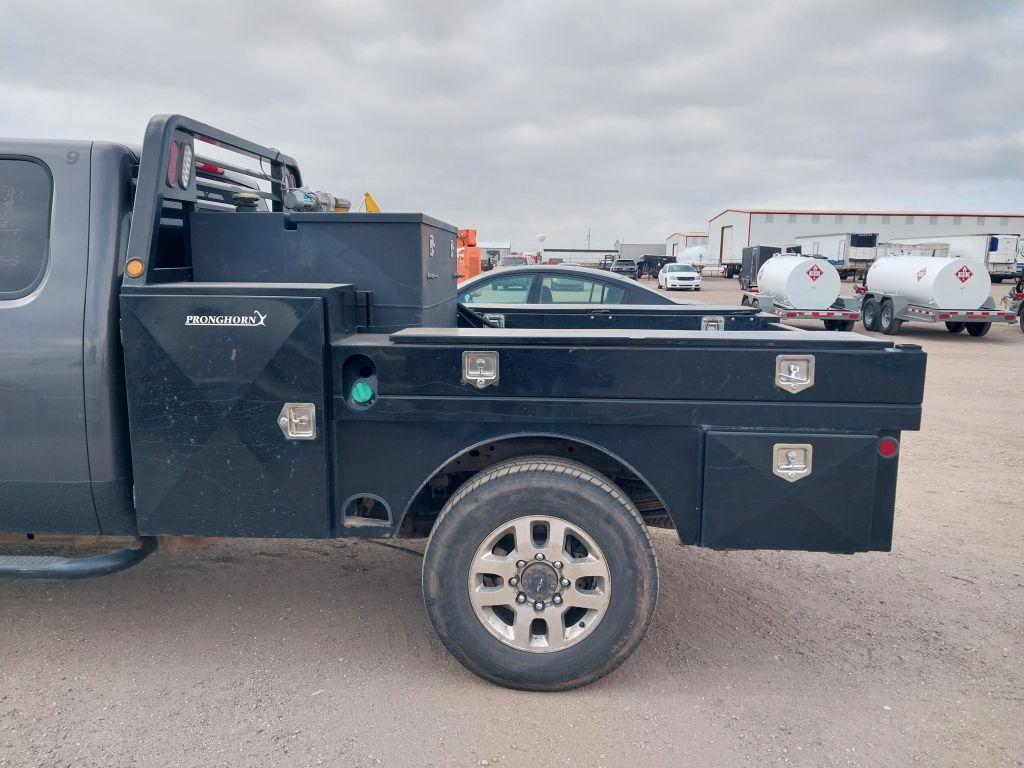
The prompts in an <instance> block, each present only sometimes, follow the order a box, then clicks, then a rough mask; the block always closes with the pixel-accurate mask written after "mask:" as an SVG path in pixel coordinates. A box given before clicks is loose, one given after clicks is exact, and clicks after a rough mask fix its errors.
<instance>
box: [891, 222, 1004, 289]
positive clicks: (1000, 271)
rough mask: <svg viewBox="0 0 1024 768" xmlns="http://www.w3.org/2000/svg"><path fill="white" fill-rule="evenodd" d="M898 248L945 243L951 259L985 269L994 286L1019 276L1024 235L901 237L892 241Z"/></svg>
mask: <svg viewBox="0 0 1024 768" xmlns="http://www.w3.org/2000/svg"><path fill="white" fill-rule="evenodd" d="M889 242H890V243H893V244H897V245H922V244H925V243H945V244H946V245H948V246H949V254H948V255H949V256H952V257H954V258H961V259H966V260H967V261H969V262H971V263H972V264H977V265H979V266H981V267H983V268H984V269H985V271H986V272H988V273H989V276H990V277H991V278H992V282H994V283H1001V282H1003V280H1006V279H1012V278H1013V277H1014V275H1015V274H1016V272H1017V249H1018V247H1019V244H1020V235H992V234H988V235H945V236H939V237H927V238H925V237H898V238H893V239H892V240H890V241H889Z"/></svg>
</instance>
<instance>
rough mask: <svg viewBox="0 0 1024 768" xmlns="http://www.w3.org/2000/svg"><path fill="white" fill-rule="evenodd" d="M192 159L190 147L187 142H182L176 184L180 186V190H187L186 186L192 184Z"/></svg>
mask: <svg viewBox="0 0 1024 768" xmlns="http://www.w3.org/2000/svg"><path fill="white" fill-rule="evenodd" d="M194 159H195V158H194V156H193V154H192V145H191V144H190V143H188V142H182V145H181V166H180V170H179V171H178V182H179V183H180V184H181V188H182V189H188V185H189V184H191V183H192V161H193V160H194Z"/></svg>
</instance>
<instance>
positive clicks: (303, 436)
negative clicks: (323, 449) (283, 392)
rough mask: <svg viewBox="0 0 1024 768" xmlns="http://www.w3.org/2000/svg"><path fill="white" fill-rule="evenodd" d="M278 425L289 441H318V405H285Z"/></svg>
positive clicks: (279, 416)
mask: <svg viewBox="0 0 1024 768" xmlns="http://www.w3.org/2000/svg"><path fill="white" fill-rule="evenodd" d="M277 424H278V426H279V427H281V431H282V432H284V436H285V437H287V438H288V439H289V440H316V405H314V404H313V403H285V404H284V407H283V408H282V409H281V413H280V414H279V415H278V417H277Z"/></svg>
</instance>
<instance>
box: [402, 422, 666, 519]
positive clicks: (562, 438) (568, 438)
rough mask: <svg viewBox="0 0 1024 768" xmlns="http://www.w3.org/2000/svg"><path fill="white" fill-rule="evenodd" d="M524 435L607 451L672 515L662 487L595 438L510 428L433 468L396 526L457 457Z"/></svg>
mask: <svg viewBox="0 0 1024 768" xmlns="http://www.w3.org/2000/svg"><path fill="white" fill-rule="evenodd" d="M521 439H531V440H551V441H553V442H556V443H558V447H559V448H565V447H569V446H581V447H585V448H587V449H589V450H590V451H596V452H598V453H600V454H603V455H604V456H605V457H607V458H608V459H610V460H612V461H614V462H615V463H617V464H621V465H622V467H623V468H625V469H626V470H628V471H629V472H631V473H632V474H633V475H634V476H635V477H636V478H637V479H638V480H639V481H640V482H641V483H642V484H643V485H644V486H645V487H646V489H647V490H648V491H649V492H650V493H651V495H652V496H654V498H656V499H657V500H658V503H659V504H660V505H661V507H662V508H663V509H664V510H665V511H666V512H667V513H668V514H669V515H671V510H669V507H668V505H667V504H666V503H665V499H664V497H663V496H662V495H661V494H660V493H659V492H658V490H657V489H656V488H655V487H654V485H653V484H652V483H651V482H650V481H649V480H648V479H647V478H646V477H645V476H644V475H643V474H642V473H641V472H640V471H638V470H637V468H636V467H634V466H633V465H632V464H630V463H629V462H627V461H624V460H623V459H622V458H621V457H619V456H618V455H616V454H615V453H614V452H613V451H610V450H608V449H607V448H604V447H603V446H601V445H598V444H596V443H594V442H591V441H589V440H585V439H582V438H580V437H577V436H573V435H566V434H561V433H557V432H510V433H507V434H503V435H495V436H494V437H490V438H488V439H486V440H481V441H479V442H477V443H474V444H472V445H469V446H467V447H466V448H464V449H462V450H461V451H459V452H458V453H456V454H454V455H452V456H450V457H449V458H448V459H447V460H446V461H444V462H443V463H442V464H441V465H439V466H438V467H437V468H436V469H434V471H433V472H431V473H430V474H429V475H428V476H427V477H426V478H424V480H423V482H422V483H420V485H419V486H418V487H417V489H416V492H415V493H414V494H413V495H412V497H411V498H410V500H409V502H408V503H407V504H406V505H405V508H404V509H403V510H402V514H401V516H400V517H399V518H398V520H396V521H395V530H398V529H399V528H400V527H401V525H402V523H403V522H404V521H405V519H406V517H407V516H408V514H409V512H410V511H411V510H412V508H413V507H414V505H415V504H416V502H417V500H418V499H419V498H420V497H421V496H422V495H423V493H424V492H425V491H426V490H427V487H428V486H429V485H430V483H431V481H432V480H434V478H436V477H437V476H438V475H441V474H444V472H445V470H446V469H447V468H448V467H450V466H451V465H452V464H454V463H455V462H456V461H458V460H459V459H461V458H463V457H465V456H468V455H470V454H471V453H472V452H473V451H478V450H479V449H480V448H482V447H484V446H488V445H498V444H500V443H508V442H510V441H514V440H521ZM537 453H538V451H537V450H536V449H534V450H530V451H526V452H524V453H523V455H536V454H537ZM541 453H543V451H541ZM552 455H555V456H561V455H562V453H561V452H555V453H553V454H552ZM569 456H570V457H571V458H572V460H573V461H577V462H580V463H582V464H586V465H587V466H591V464H590V463H589V462H588V461H587V458H586V456H580V455H575V454H569ZM507 458H510V457H509V456H508V455H506V454H505V453H504V452H499V455H498V456H496V457H495V459H494V461H492V462H490V464H497V463H498V462H499V461H504V460H505V459H507ZM485 468H486V465H485V466H481V467H480V469H478V471H482V470H483V469H485ZM591 468H592V469H595V470H596V471H599V472H600V471H601V470H600V469H599V468H597V467H591ZM623 492H624V493H626V491H623ZM626 495H627V496H628V495H629V494H628V493H626ZM673 519H674V518H673Z"/></svg>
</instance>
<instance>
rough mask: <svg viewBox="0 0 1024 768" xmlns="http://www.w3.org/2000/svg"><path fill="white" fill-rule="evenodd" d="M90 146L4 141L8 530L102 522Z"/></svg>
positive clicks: (1, 312)
mask: <svg viewBox="0 0 1024 768" xmlns="http://www.w3.org/2000/svg"><path fill="white" fill-rule="evenodd" d="M69 147H71V148H69ZM89 154H90V147H89V145H88V144H86V143H82V144H79V145H61V146H59V147H58V146H44V145H42V144H34V143H32V142H27V143H26V144H25V145H24V147H23V151H18V152H5V151H2V150H0V531H7V532H52V533H86V534H88V533H99V525H98V523H97V520H96V510H95V506H94V504H93V497H92V490H91V486H90V477H89V461H88V455H87V443H86V424H85V399H84V389H83V383H82V365H83V361H82V328H83V310H84V302H85V286H86V271H87V260H88V242H89V165H90V163H89Z"/></svg>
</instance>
